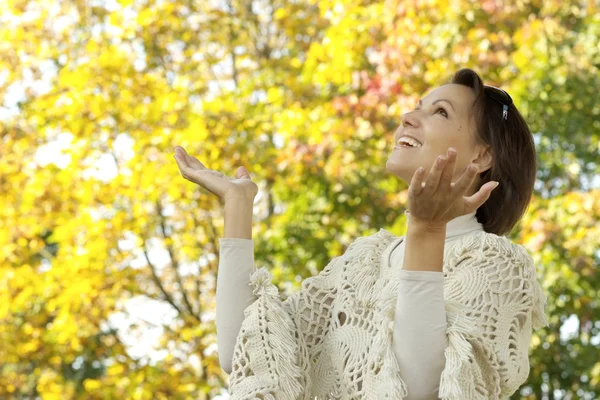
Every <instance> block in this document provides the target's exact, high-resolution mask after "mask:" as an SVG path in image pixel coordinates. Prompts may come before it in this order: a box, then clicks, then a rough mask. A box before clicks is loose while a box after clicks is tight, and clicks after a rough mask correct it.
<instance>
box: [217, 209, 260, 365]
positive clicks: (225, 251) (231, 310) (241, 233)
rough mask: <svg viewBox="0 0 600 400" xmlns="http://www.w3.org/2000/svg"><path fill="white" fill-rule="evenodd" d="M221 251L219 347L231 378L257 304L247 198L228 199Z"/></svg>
mask: <svg viewBox="0 0 600 400" xmlns="http://www.w3.org/2000/svg"><path fill="white" fill-rule="evenodd" d="M219 248H220V249H219V271H218V274H217V315H216V323H217V345H218V352H219V363H220V364H221V368H223V370H224V371H225V372H227V373H228V374H230V373H231V369H232V366H231V363H232V359H233V350H234V347H235V341H236V339H237V336H238V333H239V331H240V327H241V326H242V321H243V320H244V310H245V309H246V308H247V307H248V306H249V305H250V304H252V303H253V302H254V301H255V300H256V296H254V294H253V293H252V288H251V286H250V275H251V274H252V273H253V272H254V242H253V241H252V202H250V201H248V200H247V199H245V198H229V199H226V201H225V236H224V237H223V238H221V239H219Z"/></svg>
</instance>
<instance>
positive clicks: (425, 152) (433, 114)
mask: <svg viewBox="0 0 600 400" xmlns="http://www.w3.org/2000/svg"><path fill="white" fill-rule="evenodd" d="M474 100H475V95H474V94H473V91H472V89H471V88H469V87H467V86H464V85H458V84H448V85H444V86H441V87H438V88H435V89H434V90H432V91H431V92H430V93H429V94H428V95H427V96H425V97H424V98H423V99H422V100H421V101H420V102H419V104H418V105H417V107H416V109H415V110H413V111H411V112H408V113H406V114H404V115H403V116H402V124H401V125H400V127H398V129H397V130H396V132H395V133H394V149H393V150H392V154H390V156H389V158H388V161H387V163H386V168H387V170H388V171H390V172H392V173H393V174H394V175H396V176H397V177H399V178H400V179H402V180H404V181H405V182H407V183H410V181H411V180H412V177H413V175H414V173H415V171H416V170H417V169H418V168H419V167H424V168H425V171H426V175H425V176H427V173H428V172H429V170H430V169H431V167H432V166H433V164H434V162H435V160H436V158H437V157H438V156H439V155H443V156H446V157H447V154H448V148H449V147H454V148H455V149H456V152H457V158H456V167H455V168H454V176H453V178H452V182H456V181H457V180H458V178H460V176H461V175H462V174H463V172H464V171H465V169H466V168H467V167H468V166H469V164H470V163H474V164H476V165H477V167H478V173H481V172H483V171H485V170H486V169H488V168H489V167H490V166H491V154H490V153H489V151H487V150H486V147H487V146H485V147H484V146H483V145H479V144H475V131H474V129H475V124H474V121H472V120H471V119H470V118H469V112H470V110H471V108H472V104H473V101H474ZM404 135H408V136H411V137H413V138H414V139H416V140H417V141H418V142H419V143H418V144H417V147H408V146H406V145H405V144H403V143H398V140H399V139H400V138H401V137H402V136H404ZM412 143H414V142H412ZM478 185H479V182H478V179H476V180H475V182H473V186H472V187H471V189H470V190H469V192H470V193H469V194H472V193H475V191H476V190H477V188H478Z"/></svg>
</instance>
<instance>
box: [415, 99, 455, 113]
mask: <svg viewBox="0 0 600 400" xmlns="http://www.w3.org/2000/svg"><path fill="white" fill-rule="evenodd" d="M440 101H445V102H446V103H448V104H450V107H452V109H453V110H454V111H455V112H456V109H455V108H454V105H453V104H452V102H451V101H450V100H446V99H437V100H436V101H434V102H433V103H431V105H434V104H435V103H439V102H440ZM419 105H420V106H423V101H422V100H419Z"/></svg>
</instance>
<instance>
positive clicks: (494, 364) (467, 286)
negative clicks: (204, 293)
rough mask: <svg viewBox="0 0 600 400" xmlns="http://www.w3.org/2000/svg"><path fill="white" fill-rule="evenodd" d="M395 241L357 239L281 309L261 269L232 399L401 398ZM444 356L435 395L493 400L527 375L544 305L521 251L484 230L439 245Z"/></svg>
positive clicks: (379, 236)
mask: <svg viewBox="0 0 600 400" xmlns="http://www.w3.org/2000/svg"><path fill="white" fill-rule="evenodd" d="M394 239H396V236H394V235H392V234H391V233H390V232H388V231H386V230H384V229H381V230H380V231H379V232H377V233H376V234H374V235H371V236H366V237H360V238H358V239H356V240H355V241H354V242H353V243H352V244H351V245H350V246H349V247H348V249H347V250H346V252H345V253H344V254H343V255H342V256H340V257H336V258H334V259H333V260H331V262H330V263H329V264H328V265H327V266H326V267H325V268H324V269H323V271H322V272H321V273H320V274H318V275H317V276H314V277H311V278H308V279H306V280H305V281H304V282H303V283H302V289H301V290H300V291H299V292H297V293H294V294H293V295H291V296H289V297H288V298H287V299H286V300H285V301H281V300H280V297H279V294H278V291H277V289H276V288H275V286H273V285H272V284H271V276H270V274H269V273H268V272H267V271H266V270H265V269H264V268H261V269H259V270H258V271H257V272H255V273H254V274H253V275H252V277H251V284H252V285H253V287H254V290H255V294H256V295H257V296H258V300H256V301H255V302H254V303H252V304H251V305H250V306H249V307H248V308H247V309H246V310H245V312H244V315H245V319H244V321H243V323H242V327H241V329H240V333H239V335H238V337H237V342H236V346H235V351H234V358H233V370H232V373H231V375H230V385H229V393H230V394H231V397H232V399H277V400H297V399H317V400H320V399H344V400H345V399H373V400H375V399H377V400H379V399H403V398H405V397H406V395H407V386H406V383H405V382H404V381H403V380H402V377H401V376H400V373H399V368H398V363H397V360H396V358H395V353H394V351H393V343H392V337H393V336H392V333H393V329H394V313H395V306H396V299H397V291H398V287H399V283H400V282H399V274H398V273H397V271H398V269H399V267H397V266H392V265H389V262H386V261H385V260H386V259H389V258H388V257H389V255H390V253H391V251H392V249H391V246H390V244H391V242H392V241H394ZM443 268H444V299H445V303H446V315H447V322H448V328H447V336H448V343H449V345H448V347H447V348H446V349H445V358H446V365H445V368H444V371H443V372H442V376H441V379H440V390H439V397H440V398H441V399H453V400H454V399H455V400H465V399H467V400H470V399H474V400H479V399H481V400H483V399H486V400H489V399H501V398H505V397H507V396H510V395H512V394H513V393H514V392H515V391H516V390H517V389H518V388H519V386H520V385H522V384H523V383H524V382H525V380H526V379H527V377H528V375H529V357H528V350H529V344H530V340H531V335H532V331H533V330H536V329H539V328H541V327H542V326H546V325H547V324H548V323H547V320H546V316H545V314H544V307H545V304H546V296H545V295H544V294H543V292H542V289H541V287H540V285H539V283H538V281H537V278H536V273H535V268H534V266H533V262H532V260H531V257H530V256H529V254H528V253H527V251H526V250H525V248H523V247H522V246H520V245H515V244H513V243H511V242H510V241H509V240H508V239H506V238H505V237H500V236H497V235H494V234H489V233H486V232H477V233H474V234H471V235H467V236H464V237H462V238H460V239H458V240H456V241H454V242H450V243H446V246H445V249H444V266H443Z"/></svg>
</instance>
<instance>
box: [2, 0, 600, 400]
mask: <svg viewBox="0 0 600 400" xmlns="http://www.w3.org/2000/svg"><path fill="white" fill-rule="evenodd" d="M461 67H471V68H474V69H475V70H477V71H478V72H479V73H481V75H482V76H483V77H484V80H485V82H486V83H487V84H491V85H494V86H499V87H502V88H504V89H506V90H507V91H508V92H509V93H510V94H511V95H512V97H513V98H514V100H515V103H516V105H517V107H518V108H519V109H520V110H521V112H522V113H523V115H524V116H525V118H526V120H527V121H528V122H529V123H530V126H531V128H532V131H533V132H534V134H535V140H536V145H537V147H538V154H539V159H540V160H539V161H540V163H539V172H538V181H537V184H536V191H535V199H534V200H533V202H532V204H531V206H530V208H529V210H528V212H527V215H526V216H525V217H524V218H523V220H522V221H521V222H520V223H519V225H518V226H517V227H516V228H515V229H514V231H513V232H512V233H511V234H510V238H511V239H512V240H514V241H515V242H517V243H521V244H523V245H524V246H525V247H526V248H527V249H528V250H529V251H530V253H531V254H532V255H533V257H534V259H535V262H536V266H537V270H538V276H539V279H540V281H541V282H542V285H543V288H544V291H545V293H546V295H547V296H548V299H549V304H548V308H547V311H548V314H549V318H550V326H549V327H547V328H545V329H542V330H540V331H537V332H536V334H535V335H534V337H533V339H532V343H531V349H530V361H531V372H530V376H529V380H528V381H527V383H526V384H524V385H523V386H522V388H521V390H520V392H518V393H516V394H515V395H514V396H513V398H514V399H595V398H598V396H599V393H600V361H599V360H600V309H599V304H598V303H599V294H598V293H599V292H598V291H599V289H600V274H599V273H598V264H599V260H600V251H599V247H598V244H599V243H600V227H599V226H600V224H599V219H600V177H599V172H600V163H599V160H600V101H599V100H600V97H599V93H598V92H599V89H600V72H599V69H600V2H599V1H597V0H595V1H579V2H575V1H561V0H548V1H541V0H519V1H501V0H482V1H458V0H455V1H452V2H448V1H445V0H444V1H441V0H440V1H438V0H427V1H425V0H423V1H418V0H414V1H402V0H389V1H383V0H380V1H376V0H323V1H316V0H293V1H292V0H176V1H170V0H87V1H84V0H37V1H35V0H2V2H0V137H1V140H0V155H1V157H0V198H1V200H0V215H1V217H0V398H1V399H48V400H50V399H60V400H63V399H227V398H228V396H227V393H226V390H225V389H224V388H225V387H226V385H227V375H226V374H224V373H223V372H222V371H221V370H220V368H219V364H218V358H217V347H216V336H215V321H214V317H215V280H216V273H217V265H218V238H219V237H222V235H223V212H222V205H221V204H219V201H218V200H217V199H216V198H215V197H213V196H212V195H210V194H209V193H208V192H206V191H205V190H204V189H201V188H199V187H198V186H195V185H194V184H192V183H190V182H188V181H186V180H184V179H183V178H182V177H181V175H180V173H179V170H178V169H177V166H176V163H175V160H174V159H173V156H172V155H173V146H174V145H181V146H184V147H185V148H186V149H187V150H188V152H189V153H190V154H192V155H194V156H196V157H198V158H199V159H200V160H201V161H203V162H204V163H205V164H206V165H207V166H208V167H209V168H212V169H217V170H219V171H222V172H224V173H226V174H230V175H231V174H233V173H234V171H235V169H236V168H237V167H239V166H240V165H244V166H246V168H248V170H250V171H251V173H252V175H253V178H254V180H255V181H257V183H258V184H259V187H260V192H259V195H258V197H257V199H256V203H255V224H254V231H253V233H254V240H255V246H256V264H257V266H265V267H267V268H269V269H270V270H271V271H272V272H273V274H274V280H275V283H276V284H277V285H278V286H279V287H280V289H281V290H282V291H283V292H285V293H290V292H292V291H294V290H297V289H298V287H299V285H300V282H301V280H302V279H304V278H306V277H308V276H310V275H313V274H316V273H318V272H319V271H320V270H321V269H322V268H323V267H324V266H325V265H326V264H327V262H328V261H329V260H331V259H332V258H333V257H335V256H338V255H340V254H342V253H343V251H344V250H345V248H346V247H347V246H348V245H349V244H350V243H351V242H352V241H353V240H354V239H355V238H356V237H358V236H364V235H370V234H373V233H375V232H377V231H378V230H379V228H385V229H388V230H390V231H391V232H393V233H395V234H397V235H402V234H404V232H405V222H406V221H405V216H404V210H405V204H406V189H407V187H406V184H404V183H403V182H401V181H399V180H398V179H397V178H396V177H394V176H393V175H391V174H390V173H388V172H387V171H386V169H385V162H386V160H387V157H388V155H389V154H390V152H391V151H392V148H393V145H394V144H393V132H394V130H395V129H396V127H397V126H398V124H399V123H400V115H401V114H402V113H403V112H406V111H407V110H410V109H412V108H413V107H414V105H415V103H416V101H417V100H418V99H419V98H420V97H421V96H423V95H425V94H426V93H427V91H428V90H430V89H431V88H432V87H435V86H438V85H441V84H444V83H446V82H447V81H448V79H449V78H450V76H451V74H452V73H453V72H454V71H456V70H457V69H459V68H461Z"/></svg>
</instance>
